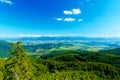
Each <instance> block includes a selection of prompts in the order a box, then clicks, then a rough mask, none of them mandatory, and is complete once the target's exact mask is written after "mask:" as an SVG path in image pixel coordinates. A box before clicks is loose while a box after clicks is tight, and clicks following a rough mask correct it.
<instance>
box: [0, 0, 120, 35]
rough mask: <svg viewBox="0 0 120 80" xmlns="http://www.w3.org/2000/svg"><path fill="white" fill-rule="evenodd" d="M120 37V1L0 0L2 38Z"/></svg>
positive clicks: (0, 32) (0, 31)
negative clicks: (46, 36)
mask: <svg viewBox="0 0 120 80" xmlns="http://www.w3.org/2000/svg"><path fill="white" fill-rule="evenodd" d="M41 35H49V36H52V35H55V36H88V37H120V0H69V1H68V0H0V37H20V36H21V37H23V36H41Z"/></svg>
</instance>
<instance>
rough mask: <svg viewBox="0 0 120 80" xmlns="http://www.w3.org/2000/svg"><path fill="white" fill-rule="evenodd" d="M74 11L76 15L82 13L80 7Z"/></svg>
mask: <svg viewBox="0 0 120 80" xmlns="http://www.w3.org/2000/svg"><path fill="white" fill-rule="evenodd" d="M72 13H73V14H74V15H77V14H80V13H81V10H80V9H72Z"/></svg>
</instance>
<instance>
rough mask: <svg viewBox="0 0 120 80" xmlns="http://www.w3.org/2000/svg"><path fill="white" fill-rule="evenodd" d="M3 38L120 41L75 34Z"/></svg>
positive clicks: (8, 39)
mask: <svg viewBox="0 0 120 80" xmlns="http://www.w3.org/2000/svg"><path fill="white" fill-rule="evenodd" d="M0 39H1V40H7V41H19V40H20V41H26V40H91V41H95V40H102V41H105V40H106V41H119V40H120V38H112V37H111V38H106V37H105V38H104V37H103V38H102V37H101V38H100V37H98V38H96V37H75V36H73V37H72V36H68V37H67V36H66V37H64V36H63V37H62V36H60V37H59V36H54V37H50V36H43V37H19V38H0Z"/></svg>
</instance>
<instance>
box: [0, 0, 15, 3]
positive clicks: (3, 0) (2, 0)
mask: <svg viewBox="0 0 120 80" xmlns="http://www.w3.org/2000/svg"><path fill="white" fill-rule="evenodd" d="M0 2H1V3H7V4H13V2H12V1H11V0H0Z"/></svg>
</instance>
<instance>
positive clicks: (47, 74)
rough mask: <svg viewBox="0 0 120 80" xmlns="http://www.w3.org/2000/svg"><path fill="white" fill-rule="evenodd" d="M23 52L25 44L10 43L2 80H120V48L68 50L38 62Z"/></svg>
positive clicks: (1, 66)
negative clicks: (93, 50) (95, 50)
mask: <svg viewBox="0 0 120 80" xmlns="http://www.w3.org/2000/svg"><path fill="white" fill-rule="evenodd" d="M8 48H10V47H8ZM24 48H25V47H23V44H22V42H16V43H11V48H10V49H9V51H8V53H10V55H9V56H8V57H5V58H0V80H120V48H117V49H112V50H106V51H99V52H89V51H82V50H77V51H76V50H68V51H67V50H65V51H57V52H52V53H50V54H44V55H42V56H39V57H37V58H36V57H35V56H34V55H31V56H30V55H28V52H27V51H26V50H25V49H24Z"/></svg>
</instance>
